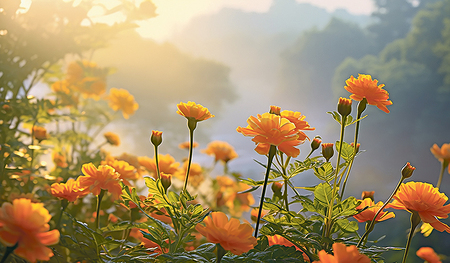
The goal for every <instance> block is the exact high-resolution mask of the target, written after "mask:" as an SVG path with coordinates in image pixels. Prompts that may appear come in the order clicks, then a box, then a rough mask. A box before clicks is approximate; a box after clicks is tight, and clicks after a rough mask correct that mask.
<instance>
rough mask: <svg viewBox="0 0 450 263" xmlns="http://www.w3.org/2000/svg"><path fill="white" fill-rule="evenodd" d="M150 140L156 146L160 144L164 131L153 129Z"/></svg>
mask: <svg viewBox="0 0 450 263" xmlns="http://www.w3.org/2000/svg"><path fill="white" fill-rule="evenodd" d="M150 141H151V142H152V143H153V145H155V146H159V145H160V144H161V143H162V131H154V130H153V131H152V136H151V137H150Z"/></svg>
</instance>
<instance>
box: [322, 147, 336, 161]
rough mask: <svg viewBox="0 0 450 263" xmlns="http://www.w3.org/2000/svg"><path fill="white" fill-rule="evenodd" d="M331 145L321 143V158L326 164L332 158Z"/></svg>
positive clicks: (332, 150)
mask: <svg viewBox="0 0 450 263" xmlns="http://www.w3.org/2000/svg"><path fill="white" fill-rule="evenodd" d="M333 146H334V144H333V143H322V156H323V157H324V158H325V160H327V162H328V161H329V160H330V159H331V157H333V154H334V149H333Z"/></svg>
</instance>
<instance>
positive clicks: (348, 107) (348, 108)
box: [337, 97, 352, 116]
mask: <svg viewBox="0 0 450 263" xmlns="http://www.w3.org/2000/svg"><path fill="white" fill-rule="evenodd" d="M337 108H338V112H339V114H341V115H342V116H348V115H350V113H351V112H352V100H351V99H347V98H342V97H340V98H339V102H338V106H337Z"/></svg>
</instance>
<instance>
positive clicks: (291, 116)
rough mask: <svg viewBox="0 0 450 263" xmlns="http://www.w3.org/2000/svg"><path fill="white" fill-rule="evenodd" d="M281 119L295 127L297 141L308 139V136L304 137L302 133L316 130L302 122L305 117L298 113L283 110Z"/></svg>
mask: <svg viewBox="0 0 450 263" xmlns="http://www.w3.org/2000/svg"><path fill="white" fill-rule="evenodd" d="M281 117H283V118H286V119H288V120H289V121H290V122H292V123H293V124H294V125H295V128H296V129H297V132H298V138H297V140H300V141H304V140H306V139H309V138H308V136H306V134H305V133H304V132H302V131H314V130H315V129H316V128H314V127H311V126H309V123H308V122H307V121H305V120H304V119H305V118H306V116H304V115H302V114H301V113H300V112H298V111H289V110H284V111H282V112H281Z"/></svg>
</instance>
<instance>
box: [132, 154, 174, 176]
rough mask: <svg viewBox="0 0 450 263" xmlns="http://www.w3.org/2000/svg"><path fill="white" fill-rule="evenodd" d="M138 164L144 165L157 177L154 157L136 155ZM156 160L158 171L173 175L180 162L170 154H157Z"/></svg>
mask: <svg viewBox="0 0 450 263" xmlns="http://www.w3.org/2000/svg"><path fill="white" fill-rule="evenodd" d="M138 161H139V164H140V165H142V166H144V167H145V168H146V169H147V170H148V171H149V172H150V173H151V174H152V175H153V177H154V178H157V175H156V161H155V157H153V159H150V158H149V157H147V156H142V157H138ZM158 162H159V171H160V172H161V173H165V174H172V175H174V174H175V173H176V172H177V171H178V166H179V165H180V163H178V162H176V161H175V158H173V157H172V156H171V155H170V154H166V155H162V154H158Z"/></svg>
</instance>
